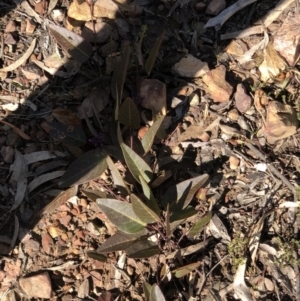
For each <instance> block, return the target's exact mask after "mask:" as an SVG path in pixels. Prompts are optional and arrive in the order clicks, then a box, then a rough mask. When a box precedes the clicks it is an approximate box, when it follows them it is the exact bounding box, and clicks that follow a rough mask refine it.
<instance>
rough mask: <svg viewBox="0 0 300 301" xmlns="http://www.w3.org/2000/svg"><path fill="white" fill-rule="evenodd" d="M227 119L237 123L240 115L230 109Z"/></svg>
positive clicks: (235, 110)
mask: <svg viewBox="0 0 300 301" xmlns="http://www.w3.org/2000/svg"><path fill="white" fill-rule="evenodd" d="M227 116H228V118H229V119H231V120H232V121H238V119H239V117H240V115H239V112H238V110H237V109H232V110H230V111H229V112H228V114H227Z"/></svg>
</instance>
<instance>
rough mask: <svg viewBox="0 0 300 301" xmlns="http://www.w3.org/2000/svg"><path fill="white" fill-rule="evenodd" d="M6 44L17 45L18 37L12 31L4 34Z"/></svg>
mask: <svg viewBox="0 0 300 301" xmlns="http://www.w3.org/2000/svg"><path fill="white" fill-rule="evenodd" d="M4 44H10V45H15V44H17V37H16V36H15V35H14V34H12V33H7V34H5V36H4Z"/></svg>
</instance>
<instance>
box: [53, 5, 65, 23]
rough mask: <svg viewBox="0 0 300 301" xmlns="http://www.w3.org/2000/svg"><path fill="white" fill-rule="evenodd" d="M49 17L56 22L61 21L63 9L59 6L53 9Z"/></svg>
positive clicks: (63, 15) (63, 16) (63, 14)
mask: <svg viewBox="0 0 300 301" xmlns="http://www.w3.org/2000/svg"><path fill="white" fill-rule="evenodd" d="M51 17H52V19H53V20H55V21H57V22H63V21H64V19H65V11H64V10H63V9H61V8H57V9H53V10H52V12H51Z"/></svg>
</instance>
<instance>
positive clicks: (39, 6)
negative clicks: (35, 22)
mask: <svg viewBox="0 0 300 301" xmlns="http://www.w3.org/2000/svg"><path fill="white" fill-rule="evenodd" d="M34 10H35V12H37V13H38V14H39V15H41V16H44V15H45V12H46V7H45V2H44V1H36V5H35V6H34Z"/></svg>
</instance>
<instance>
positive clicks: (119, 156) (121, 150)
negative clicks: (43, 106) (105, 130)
mask: <svg viewBox="0 0 300 301" xmlns="http://www.w3.org/2000/svg"><path fill="white" fill-rule="evenodd" d="M163 36H164V33H162V35H161V36H160V37H159V38H158V40H157V42H156V43H155V44H154V46H153V48H152V50H151V51H150V53H149V56H148V58H147V60H146V62H145V71H146V73H147V74H149V73H150V72H151V70H152V68H153V66H154V62H155V59H156V57H157V54H158V50H159V47H160V44H161V42H162V39H163ZM131 53H132V52H131V49H130V48H129V47H126V48H125V49H124V51H123V53H122V56H121V59H120V61H119V62H118V64H117V65H116V68H115V71H114V74H113V77H112V82H111V94H112V97H113V98H114V99H115V112H114V113H115V114H114V116H113V117H112V121H111V124H110V129H109V131H110V133H109V134H110V138H111V142H112V144H113V145H111V146H110V147H111V148H110V149H111V150H112V151H110V150H109V149H108V150H103V149H100V148H96V149H93V150H90V151H88V152H86V153H85V154H83V155H82V156H81V157H79V158H78V159H76V160H75V161H74V162H73V163H72V164H71V165H70V166H69V168H68V170H67V171H66V172H65V174H64V175H63V177H62V178H61V181H60V186H61V187H66V186H71V185H78V184H82V183H86V182H88V181H90V180H93V179H95V178H97V177H99V175H101V174H103V173H104V172H105V170H107V169H108V171H109V172H110V175H111V178H112V182H113V184H114V188H115V189H111V190H108V191H107V192H102V191H93V190H89V189H82V192H83V193H84V194H85V195H86V196H87V197H88V198H90V199H91V200H93V201H95V202H97V204H98V206H99V207H100V210H101V211H102V212H103V213H104V214H105V215H106V216H107V218H108V219H109V220H110V221H111V222H112V223H113V224H114V225H115V226H116V227H117V229H118V231H117V232H116V233H115V234H114V235H112V236H111V237H109V238H108V239H107V240H106V241H105V242H104V243H103V244H102V245H101V246H99V248H98V249H97V252H95V251H89V252H88V255H89V256H90V257H92V258H94V259H97V260H101V261H105V260H106V255H105V254H106V253H110V252H116V251H124V252H126V254H127V256H128V257H131V258H148V257H151V256H154V255H158V254H165V255H166V256H169V258H173V259H177V257H179V258H180V260H178V261H177V260H176V262H178V263H180V265H178V264H176V265H174V266H173V267H172V268H171V269H170V268H169V267H168V266H167V265H166V264H165V265H164V266H163V267H162V268H161V271H160V275H158V279H159V281H158V284H160V282H161V281H163V279H165V278H167V277H169V275H171V276H172V277H174V278H181V277H184V276H186V275H188V274H189V273H191V272H192V271H194V270H195V269H197V268H198V267H199V266H200V264H201V261H199V260H197V261H193V262H189V261H188V258H187V256H188V255H190V254H193V253H195V252H197V251H199V250H201V249H203V247H205V244H204V243H203V242H201V243H196V244H195V243H193V240H192V239H193V238H194V236H199V234H200V233H201V231H202V230H203V229H204V227H205V226H206V225H207V223H208V222H209V221H210V219H211V217H212V213H211V212H208V213H207V214H206V215H205V216H203V217H201V218H199V216H197V215H198V211H197V210H196V209H195V208H194V207H193V206H191V202H192V200H193V199H194V195H195V194H196V192H197V191H198V190H199V189H200V188H201V187H202V186H204V185H205V183H206V182H207V181H208V179H209V176H208V175H207V174H204V175H199V176H196V177H194V178H191V179H187V180H185V181H182V182H180V183H178V184H177V185H174V186H171V187H170V188H169V189H168V190H167V191H166V192H165V194H164V195H163V197H162V199H161V200H157V199H156V197H155V193H154V191H153V190H152V188H151V184H150V183H151V181H152V180H153V179H154V177H155V176H156V175H155V174H154V172H153V168H152V167H150V166H149V165H148V163H147V162H146V160H145V159H144V158H145V157H146V156H149V153H150V151H151V149H152V146H153V142H154V139H155V138H156V137H158V136H159V134H160V132H161V130H162V124H163V121H164V118H165V116H162V115H161V113H157V112H155V110H153V111H152V114H153V115H152V120H153V123H152V126H151V127H150V128H148V131H147V132H146V134H145V135H144V137H143V138H142V139H141V140H140V144H139V147H132V144H131V145H130V146H129V145H127V144H126V143H125V142H124V140H125V138H124V137H123V136H125V135H126V134H127V138H128V135H129V139H130V141H132V140H133V138H134V137H133V133H134V131H135V130H137V129H138V128H139V127H140V115H139V110H138V108H137V104H136V103H135V101H134V100H133V99H132V98H130V97H127V98H126V99H125V100H123V101H122V94H123V86H124V83H125V80H126V76H127V69H128V66H129V63H130V56H131ZM90 127H91V125H90ZM93 132H94V131H93ZM129 144H130V143H129ZM112 157H114V158H115V159H116V160H119V161H122V162H123V163H124V166H125V168H126V170H127V172H129V173H130V174H131V179H132V182H131V183H130V185H128V183H126V182H125V180H124V175H123V174H121V173H120V171H119V170H118V169H117V167H116V166H115V163H114V159H113V158H112ZM159 173H160V171H159V170H158V171H157V174H159ZM192 216H193V217H196V219H195V220H196V222H193V223H190V224H189V226H190V228H189V229H188V230H186V231H183V230H182V228H183V227H182V226H181V225H182V224H183V223H186V221H187V219H188V218H190V217H192ZM197 219H198V220H197ZM186 226H187V224H186ZM185 228H186V227H185ZM183 239H184V240H185V244H186V243H187V244H188V246H187V247H185V248H181V246H180V245H181V242H182V241H183ZM184 262H185V263H184ZM167 275H168V276H167ZM158 284H155V283H154V284H153V285H151V284H149V283H148V282H146V281H145V282H144V291H145V296H146V297H147V298H148V299H149V300H150V301H152V300H161V301H163V300H164V296H163V295H162V292H161V290H160V288H159V286H158Z"/></svg>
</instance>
